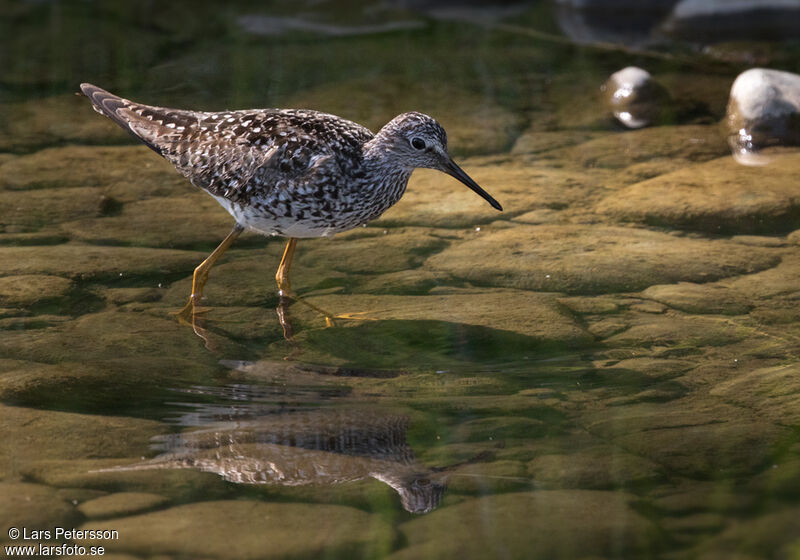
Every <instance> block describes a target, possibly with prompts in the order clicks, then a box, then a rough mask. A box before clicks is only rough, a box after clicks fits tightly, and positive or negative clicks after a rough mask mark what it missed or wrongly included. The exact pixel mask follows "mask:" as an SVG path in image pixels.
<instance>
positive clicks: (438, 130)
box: [376, 112, 503, 210]
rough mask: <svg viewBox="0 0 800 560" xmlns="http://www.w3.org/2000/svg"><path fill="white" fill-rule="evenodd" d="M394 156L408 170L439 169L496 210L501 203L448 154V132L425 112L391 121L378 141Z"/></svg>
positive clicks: (408, 114) (382, 130)
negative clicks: (418, 168)
mask: <svg viewBox="0 0 800 560" xmlns="http://www.w3.org/2000/svg"><path fill="white" fill-rule="evenodd" d="M378 138H380V139H381V140H382V145H383V146H385V147H386V149H387V150H389V151H391V153H392V154H393V156H394V157H393V159H394V160H395V161H396V162H398V163H401V164H402V165H404V166H407V167H408V168H409V169H415V168H417V167H424V168H427V169H436V170H438V171H442V172H444V173H447V174H448V175H450V176H452V177H455V178H456V179H458V180H459V181H461V182H462V183H464V184H465V185H466V186H467V187H469V188H470V189H472V190H473V191H474V192H476V193H477V194H479V195H480V196H482V197H483V198H484V199H485V200H486V201H487V202H488V203H489V204H491V205H492V207H493V208H496V209H497V210H502V209H503V207H502V206H500V203H499V202H497V201H496V200H495V199H494V198H492V196H491V195H489V193H487V192H486V191H485V190H483V189H482V188H481V187H480V185H478V183H476V182H475V181H473V180H472V178H471V177H470V176H469V175H467V174H466V173H465V172H464V170H463V169H461V168H460V167H459V166H458V165H456V163H455V162H454V161H453V158H451V157H450V154H448V153H447V133H446V132H445V131H444V128H442V125H440V124H439V123H438V122H436V120H435V119H433V118H432V117H429V116H428V115H425V114H423V113H417V112H411V113H402V114H400V115H398V116H396V117H395V118H394V119H392V120H391V121H389V122H388V123H387V124H386V125H385V126H384V127H383V128H382V129H381V131H380V132H379V133H378V135H377V137H376V139H378Z"/></svg>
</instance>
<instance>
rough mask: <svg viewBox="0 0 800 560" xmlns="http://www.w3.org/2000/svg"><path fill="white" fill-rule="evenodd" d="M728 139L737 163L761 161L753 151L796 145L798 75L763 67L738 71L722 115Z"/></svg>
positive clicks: (799, 134) (798, 135)
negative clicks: (724, 116)
mask: <svg viewBox="0 0 800 560" xmlns="http://www.w3.org/2000/svg"><path fill="white" fill-rule="evenodd" d="M726 123H727V127H728V142H729V144H730V146H731V150H732V151H733V154H734V156H735V157H736V158H737V161H739V163H744V164H750V165H761V164H764V163H766V161H764V160H763V159H754V158H753V157H752V154H753V152H757V151H758V150H760V149H762V148H765V147H768V146H773V145H779V146H786V145H794V146H796V145H800V75H797V74H792V73H790V72H782V71H779V70H770V69H765V68H751V69H750V70H747V71H746V72H743V73H741V74H739V76H738V77H737V78H736V81H735V82H733V87H731V95H730V100H729V101H728V114H727V116H726Z"/></svg>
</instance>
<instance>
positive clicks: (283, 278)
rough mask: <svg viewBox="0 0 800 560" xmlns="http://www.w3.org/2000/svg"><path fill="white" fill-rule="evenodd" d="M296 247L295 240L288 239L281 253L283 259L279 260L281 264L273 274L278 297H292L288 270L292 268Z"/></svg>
mask: <svg viewBox="0 0 800 560" xmlns="http://www.w3.org/2000/svg"><path fill="white" fill-rule="evenodd" d="M296 246H297V239H295V238H294V237H290V238H289V242H288V243H287V244H286V249H285V250H284V251H283V258H281V264H280V265H279V266H278V272H277V273H276V274H275V281H276V282H277V283H278V295H280V296H285V297H292V286H291V284H290V283H289V270H290V269H291V268H292V257H294V248H295V247H296Z"/></svg>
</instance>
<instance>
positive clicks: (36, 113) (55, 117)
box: [0, 88, 131, 152]
mask: <svg viewBox="0 0 800 560" xmlns="http://www.w3.org/2000/svg"><path fill="white" fill-rule="evenodd" d="M76 89H77V88H76ZM86 109H87V107H86V100H85V99H82V98H81V97H78V96H76V95H61V96H54V97H47V98H44V99H32V100H30V101H24V102H21V103H8V104H3V105H0V114H2V115H3V118H2V119H0V150H9V151H16V152H19V151H28V150H30V149H32V148H38V147H41V146H48V145H53V144H61V143H64V142H85V143H112V142H113V143H128V142H131V140H130V137H129V136H128V135H127V134H125V133H124V132H123V131H122V130H121V129H120V128H119V127H117V126H109V124H108V123H107V122H104V121H103V120H102V119H98V118H97V116H96V115H95V114H94V112H92V111H87V110H86Z"/></svg>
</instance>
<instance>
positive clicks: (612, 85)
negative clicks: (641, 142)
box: [601, 66, 668, 128]
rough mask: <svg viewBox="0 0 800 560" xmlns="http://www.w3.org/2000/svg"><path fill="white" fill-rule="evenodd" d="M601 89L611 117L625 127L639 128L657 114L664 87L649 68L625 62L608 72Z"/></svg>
mask: <svg viewBox="0 0 800 560" xmlns="http://www.w3.org/2000/svg"><path fill="white" fill-rule="evenodd" d="M601 90H602V91H603V92H604V93H605V100H606V104H607V105H608V107H609V109H610V110H611V112H612V114H613V115H614V118H616V119H617V120H618V121H619V122H621V123H622V124H624V125H625V126H627V127H628V128H642V127H643V126H647V125H648V124H651V123H652V122H653V121H654V120H656V119H657V118H658V115H659V113H660V111H661V108H662V107H661V106H662V104H663V103H664V102H665V101H666V100H667V97H668V96H667V94H666V90H665V89H664V88H663V87H662V86H661V85H660V84H658V82H656V81H655V80H653V77H652V76H651V75H650V72H648V71H647V70H643V69H642V68H637V67H636V66H628V67H627V68H623V69H622V70H620V71H618V72H614V73H613V74H611V77H610V78H609V79H608V81H607V82H606V83H605V84H603V86H602V87H601Z"/></svg>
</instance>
